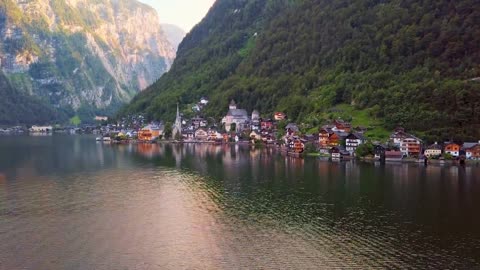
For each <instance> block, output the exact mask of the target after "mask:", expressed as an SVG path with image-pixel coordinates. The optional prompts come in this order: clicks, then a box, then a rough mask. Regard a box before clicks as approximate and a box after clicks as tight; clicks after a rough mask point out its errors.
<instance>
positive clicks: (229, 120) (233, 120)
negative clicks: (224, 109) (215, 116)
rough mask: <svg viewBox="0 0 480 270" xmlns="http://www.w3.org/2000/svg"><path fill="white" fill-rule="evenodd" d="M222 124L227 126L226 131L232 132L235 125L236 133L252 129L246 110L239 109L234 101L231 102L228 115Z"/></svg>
mask: <svg viewBox="0 0 480 270" xmlns="http://www.w3.org/2000/svg"><path fill="white" fill-rule="evenodd" d="M222 124H223V125H224V126H225V130H226V131H227V132H228V131H232V130H231V129H232V125H233V124H235V130H234V131H235V132H242V131H244V130H246V129H250V118H249V117H248V113H247V111H246V110H244V109H237V104H236V103H235V101H234V100H232V101H231V102H230V105H229V109H228V113H227V115H226V116H225V117H223V119H222Z"/></svg>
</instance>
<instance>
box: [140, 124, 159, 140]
mask: <svg viewBox="0 0 480 270" xmlns="http://www.w3.org/2000/svg"><path fill="white" fill-rule="evenodd" d="M163 131H164V128H163V125H154V124H150V125H147V126H146V127H144V128H142V129H141V130H139V131H138V133H137V137H138V141H140V142H152V141H154V140H156V139H157V138H159V137H160V136H162V135H163Z"/></svg>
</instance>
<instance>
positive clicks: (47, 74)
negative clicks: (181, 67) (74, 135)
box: [0, 0, 175, 110]
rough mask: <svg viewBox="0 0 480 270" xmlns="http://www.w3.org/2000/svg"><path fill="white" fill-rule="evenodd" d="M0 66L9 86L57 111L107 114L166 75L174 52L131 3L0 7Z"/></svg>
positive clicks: (70, 1) (24, 1)
mask: <svg viewBox="0 0 480 270" xmlns="http://www.w3.org/2000/svg"><path fill="white" fill-rule="evenodd" d="M3 2H4V4H3V6H2V4H0V66H1V70H2V72H3V73H4V74H5V75H6V78H7V79H8V80H9V83H10V84H11V85H12V87H13V88H14V89H15V90H16V91H19V92H22V93H24V94H25V93H27V94H28V95H33V96H36V97H39V98H40V99H42V100H44V101H46V102H47V103H48V104H51V105H52V106H54V107H57V108H70V109H73V110H78V109H79V108H81V107H89V108H90V109H92V110H95V109H108V108H114V107H118V106H120V105H121V104H123V103H125V102H128V101H129V100H130V99H131V98H132V97H133V95H135V94H136V93H137V92H138V91H141V90H142V89H144V88H146V87H147V86H148V85H150V84H152V83H153V82H155V81H156V80H157V79H158V78H159V77H160V76H161V75H162V74H163V73H165V72H166V71H168V69H169V68H170V66H171V64H172V62H173V60H174V58H175V49H174V47H173V46H172V45H171V44H170V43H169V41H168V40H167V38H166V35H165V34H164V32H163V30H162V28H161V27H160V23H159V18H158V16H157V14H156V12H155V11H154V9H152V8H150V7H149V6H147V5H144V4H141V3H139V2H137V1H135V0H98V1H90V0H54V1H50V0H5V1H3Z"/></svg>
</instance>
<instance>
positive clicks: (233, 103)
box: [228, 99, 237, 110]
mask: <svg viewBox="0 0 480 270" xmlns="http://www.w3.org/2000/svg"><path fill="white" fill-rule="evenodd" d="M228 108H229V109H230V110H236V109H237V104H236V103H235V100H233V99H232V101H230V106H229V107H228Z"/></svg>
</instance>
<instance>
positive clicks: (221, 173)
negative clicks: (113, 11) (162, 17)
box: [0, 136, 480, 269]
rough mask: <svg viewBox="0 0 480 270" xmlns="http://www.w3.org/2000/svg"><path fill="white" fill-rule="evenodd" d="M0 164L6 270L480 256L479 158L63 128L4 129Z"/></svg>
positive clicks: (325, 264) (300, 264)
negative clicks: (370, 155)
mask: <svg viewBox="0 0 480 270" xmlns="http://www.w3.org/2000/svg"><path fill="white" fill-rule="evenodd" d="M0 172H2V173H0V269H1V268H5V269H12V268H36V269H38V268H40V269H52V268H68V269H85V268H90V269H111V268H129V269H131V268H141V269H149V268H150V269H165V268H166V269H179V268H180V269H192V268H196V269H217V268H224V269H232V268H301V269H309V268H311V269H318V268H333V267H339V268H352V267H358V268H413V267H415V268H427V267H430V268H469V269H472V268H475V267H478V266H479V264H480V226H479V225H480V217H479V216H478V214H477V213H478V209H479V207H480V196H479V195H480V185H479V183H478V181H479V180H478V179H476V178H475V176H476V175H479V173H480V168H479V167H478V166H470V167H442V166H428V167H424V166H420V165H417V164H386V165H385V164H378V163H372V164H369V163H360V162H353V161H352V162H335V163H332V162H328V161H321V160H316V159H296V158H290V157H285V156H282V155H280V154H279V153H277V152H276V151H275V150H274V149H270V148H263V149H255V148H252V147H249V146H238V145H198V144H185V145H172V144H139V145H105V144H102V143H95V141H94V138H91V137H69V136H65V137H59V136H52V137H38V138H37V137H36V138H29V137H25V138H22V137H20V138H6V139H2V141H0ZM86 236H87V237H86ZM18 255H21V256H18ZM2 263H3V264H2Z"/></svg>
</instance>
